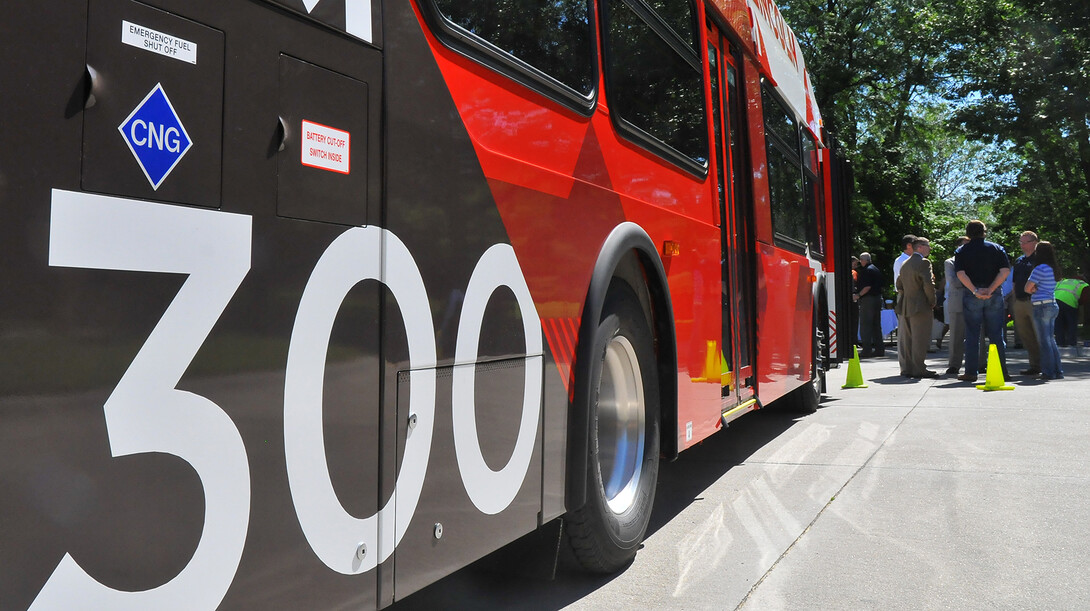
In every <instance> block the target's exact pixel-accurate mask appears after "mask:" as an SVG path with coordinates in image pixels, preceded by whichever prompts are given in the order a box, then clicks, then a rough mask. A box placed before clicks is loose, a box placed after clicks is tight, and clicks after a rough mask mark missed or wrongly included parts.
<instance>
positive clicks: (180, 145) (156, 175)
mask: <svg viewBox="0 0 1090 611" xmlns="http://www.w3.org/2000/svg"><path fill="white" fill-rule="evenodd" d="M117 129H118V131H120V132H121V137H122V138H124V139H125V144H127V145H129V150H130V151H132V154H133V156H134V157H136V162H137V163H138V164H140V169H141V170H143V171H144V176H147V177H148V182H150V183H151V188H152V189H154V190H158V189H159V185H161V184H163V181H164V180H166V177H167V176H169V175H170V172H171V170H173V169H174V166H176V165H178V162H179V161H181V160H182V156H184V155H185V154H186V152H187V151H188V150H189V147H191V146H193V141H192V140H190V139H189V134H187V133H186V132H185V127H182V121H181V119H179V118H178V113H176V112H174V106H173V105H171V103H170V99H169V98H167V94H166V92H165V91H163V85H162V84H161V83H159V84H156V85H155V88H154V89H152V90H151V92H150V93H148V95H147V97H145V98H144V101H142V102H140V103H139V104H137V106H136V109H135V110H133V111H132V113H131V114H130V115H129V117H128V118H127V119H125V121H124V122H122V123H121V125H119V126H118V128H117Z"/></svg>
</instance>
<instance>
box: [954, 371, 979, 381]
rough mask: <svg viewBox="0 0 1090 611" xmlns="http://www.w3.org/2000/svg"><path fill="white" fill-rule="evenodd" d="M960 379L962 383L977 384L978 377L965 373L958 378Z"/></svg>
mask: <svg viewBox="0 0 1090 611" xmlns="http://www.w3.org/2000/svg"><path fill="white" fill-rule="evenodd" d="M958 379H959V380H961V381H962V382H976V376H975V375H971V374H968V373H963V374H961V375H959V376H958Z"/></svg>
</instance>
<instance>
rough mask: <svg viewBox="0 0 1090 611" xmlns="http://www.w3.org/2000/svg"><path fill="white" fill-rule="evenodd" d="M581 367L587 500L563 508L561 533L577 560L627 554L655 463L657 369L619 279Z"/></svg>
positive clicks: (599, 564)
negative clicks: (585, 379) (586, 401)
mask: <svg viewBox="0 0 1090 611" xmlns="http://www.w3.org/2000/svg"><path fill="white" fill-rule="evenodd" d="M592 354H593V355H594V359H593V360H592V362H591V363H589V364H588V367H587V368H586V369H584V373H585V374H587V375H588V376H590V377H589V380H590V381H591V388H593V389H595V390H594V392H593V393H592V400H591V405H590V410H591V413H590V426H591V431H590V433H591V434H590V439H589V444H588V452H589V455H588V457H587V458H588V459H587V502H586V504H584V505H583V507H581V508H579V509H577V510H575V511H572V512H571V513H569V515H568V517H567V519H566V521H567V524H568V528H567V531H568V540H569V542H570V543H571V546H572V550H573V551H574V552H575V555H576V557H577V558H578V559H579V562H580V564H582V565H583V567H584V568H586V569H588V570H590V571H595V572H603V573H608V572H614V571H617V570H619V569H621V568H623V567H624V566H626V565H627V564H628V563H629V562H631V561H632V558H633V557H634V556H635V555H636V550H637V548H639V546H640V543H641V542H642V541H643V536H644V533H645V532H646V531H647V524H648V522H649V521H650V518H651V505H652V501H653V500H654V496H655V484H656V481H657V479H658V470H659V392H658V378H657V376H658V371H657V366H656V360H655V355H654V349H653V344H652V336H651V330H650V326H649V324H648V321H647V317H646V316H645V315H644V312H643V309H642V308H641V307H640V305H639V301H638V300H637V298H636V295H635V293H634V292H633V291H632V290H631V289H630V288H628V286H627V285H626V284H622V283H615V284H614V285H613V286H612V287H611V288H610V293H609V295H608V297H607V298H606V303H605V307H604V309H603V311H602V319H601V322H600V323H599V325H598V331H597V333H596V334H595V340H594V352H593V353H592Z"/></svg>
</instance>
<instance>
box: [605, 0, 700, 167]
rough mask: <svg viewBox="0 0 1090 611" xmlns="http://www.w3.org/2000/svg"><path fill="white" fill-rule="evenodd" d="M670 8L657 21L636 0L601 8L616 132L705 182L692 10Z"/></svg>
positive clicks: (683, 5)
mask: <svg viewBox="0 0 1090 611" xmlns="http://www.w3.org/2000/svg"><path fill="white" fill-rule="evenodd" d="M656 4H661V2H660V3H656ZM670 6H671V12H670V13H668V14H667V15H665V16H662V15H659V14H657V13H656V12H654V11H651V10H649V9H648V7H647V5H645V4H644V3H642V2H638V1H637V0H607V1H606V2H604V3H602V7H603V17H602V19H603V21H604V23H605V26H604V28H603V35H604V37H605V41H604V48H605V60H606V93H607V95H608V96H609V102H610V108H611V109H612V110H613V111H614V114H613V115H612V116H613V117H614V120H615V123H616V125H617V128H618V131H620V132H621V133H622V134H623V135H625V136H626V137H627V138H628V139H630V140H633V141H634V142H636V143H638V144H641V145H643V146H644V147H645V148H648V149H650V150H651V151H653V152H655V153H657V154H659V156H661V157H664V158H666V159H667V160H669V161H672V162H674V163H675V164H677V165H680V166H682V167H683V168H685V169H687V170H689V171H690V172H692V173H694V174H697V175H699V176H703V175H704V174H705V173H706V172H707V169H708V127H707V123H706V121H707V118H706V115H705V112H704V83H703V78H702V76H701V75H702V69H701V64H700V57H699V55H698V54H697V52H696V46H695V42H694V41H695V40H697V38H696V30H695V26H694V25H693V19H692V5H691V4H690V3H689V2H672V3H670ZM679 10H680V11H682V13H683V14H680V13H678V11H679ZM686 16H687V17H686ZM678 28H680V29H682V30H683V31H677V29H678Z"/></svg>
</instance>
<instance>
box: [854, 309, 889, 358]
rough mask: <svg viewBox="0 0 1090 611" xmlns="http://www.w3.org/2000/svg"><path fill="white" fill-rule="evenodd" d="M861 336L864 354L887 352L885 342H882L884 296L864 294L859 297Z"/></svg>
mask: <svg viewBox="0 0 1090 611" xmlns="http://www.w3.org/2000/svg"><path fill="white" fill-rule="evenodd" d="M859 336H860V337H859V339H860V341H861V342H862V344H863V348H862V350H860V352H862V353H863V354H866V355H871V354H882V353H883V352H885V344H884V343H883V342H882V298H881V297H880V296H878V295H875V296H873V297H871V296H870V295H863V296H862V297H860V298H859Z"/></svg>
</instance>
